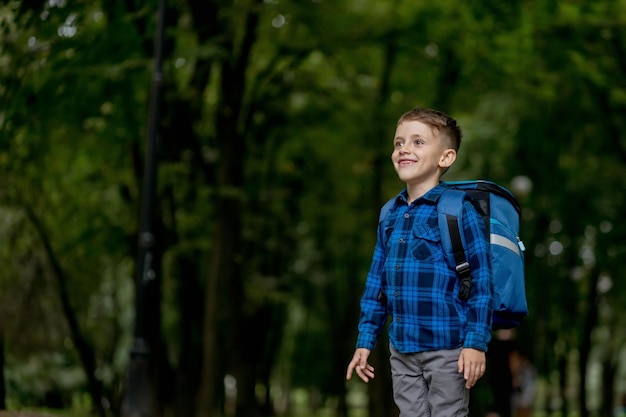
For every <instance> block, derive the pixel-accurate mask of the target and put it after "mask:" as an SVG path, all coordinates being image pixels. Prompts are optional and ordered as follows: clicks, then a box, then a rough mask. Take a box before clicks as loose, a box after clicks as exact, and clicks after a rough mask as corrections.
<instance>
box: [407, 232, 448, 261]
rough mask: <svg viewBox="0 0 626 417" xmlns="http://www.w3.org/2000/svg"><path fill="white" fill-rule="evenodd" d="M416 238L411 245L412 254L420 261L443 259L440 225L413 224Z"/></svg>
mask: <svg viewBox="0 0 626 417" xmlns="http://www.w3.org/2000/svg"><path fill="white" fill-rule="evenodd" d="M413 236H414V237H415V240H414V241H413V243H412V245H411V248H410V249H411V254H412V255H413V257H414V258H415V259H417V260H419V261H427V262H435V261H440V260H443V259H444V257H443V249H442V246H441V232H440V231H439V228H438V227H433V226H431V225H429V224H416V225H414V226H413Z"/></svg>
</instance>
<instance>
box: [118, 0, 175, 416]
mask: <svg viewBox="0 0 626 417" xmlns="http://www.w3.org/2000/svg"><path fill="white" fill-rule="evenodd" d="M164 14H165V0H159V7H158V12H157V26H156V34H155V39H154V54H155V57H154V73H153V76H152V90H151V92H150V104H149V105H150V108H149V117H148V130H147V146H146V155H145V161H144V176H143V193H142V201H141V229H140V230H139V236H138V251H137V271H136V286H135V334H134V339H133V346H132V348H131V351H130V365H129V368H128V379H127V382H126V392H125V395H124V400H123V402H122V417H154V416H155V415H156V413H155V395H154V384H153V381H152V380H151V378H150V366H149V363H150V359H151V357H150V345H149V342H148V340H147V337H146V311H145V310H146V296H147V288H148V285H149V284H150V283H151V281H153V280H154V279H155V278H156V276H155V274H156V272H155V268H154V251H155V243H156V242H155V236H154V232H153V207H154V201H155V194H156V172H157V147H158V134H157V123H158V116H159V100H160V93H161V84H162V78H163V75H162V67H163V57H162V51H163V26H164Z"/></svg>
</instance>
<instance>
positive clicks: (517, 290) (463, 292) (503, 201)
mask: <svg viewBox="0 0 626 417" xmlns="http://www.w3.org/2000/svg"><path fill="white" fill-rule="evenodd" d="M446 185H447V186H448V188H449V189H448V190H446V191H445V192H444V193H443V194H442V195H441V196H440V197H439V202H438V204H437V212H438V223H439V229H440V231H441V242H442V245H443V248H444V251H445V253H446V254H448V256H447V258H448V259H449V260H450V262H451V263H452V262H453V265H454V267H455V270H456V273H457V276H458V277H459V280H460V288H459V299H461V300H463V301H467V299H468V298H469V297H470V294H471V286H472V276H471V271H470V265H469V263H468V262H467V259H466V255H465V249H464V248H465V247H466V244H465V236H464V235H463V233H461V230H463V228H462V227H460V226H459V219H461V218H462V211H463V200H464V199H465V197H466V196H469V200H470V201H471V202H472V204H473V205H474V207H475V208H476V210H477V211H478V213H479V214H480V215H481V216H482V218H483V220H484V221H485V226H486V227H485V229H486V232H487V234H488V237H489V242H490V254H489V258H490V261H491V274H492V276H493V289H494V311H493V325H492V327H493V329H494V330H497V329H508V328H513V327H516V326H519V325H520V321H521V319H522V318H523V317H524V316H527V315H528V305H527V302H526V288H525V283H524V254H523V252H524V245H523V243H522V241H521V240H520V239H519V225H520V212H521V210H520V206H519V204H518V202H517V200H516V199H515V197H514V196H513V194H512V193H511V192H510V191H508V190H507V189H505V188H503V187H501V186H499V185H497V184H495V183H493V182H490V181H484V180H473V181H453V182H446ZM394 202H395V198H392V199H391V200H389V201H388V202H387V203H386V204H385V205H384V206H383V208H382V209H381V211H380V218H379V222H380V221H382V220H384V219H385V218H386V217H387V214H388V213H389V211H390V210H391V208H392V207H393V204H394Z"/></svg>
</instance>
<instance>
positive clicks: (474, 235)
mask: <svg viewBox="0 0 626 417" xmlns="http://www.w3.org/2000/svg"><path fill="white" fill-rule="evenodd" d="M463 204H464V206H463V221H462V224H463V233H464V234H465V241H466V242H467V243H466V245H467V248H466V254H467V259H468V262H469V264H470V270H471V273H472V290H471V296H470V298H469V300H468V307H469V308H468V311H467V323H466V326H467V327H466V332H465V342H464V345H463V346H464V347H466V348H474V349H479V350H482V351H483V352H486V351H487V344H488V343H489V341H490V340H491V320H492V318H491V317H492V312H493V297H492V293H493V281H492V278H491V266H490V262H489V242H488V236H487V232H486V227H485V223H484V221H483V219H482V218H481V216H480V215H479V214H478V212H477V211H476V209H475V208H474V206H473V205H472V204H471V203H470V202H469V201H467V200H466V201H465V202H464V203H463Z"/></svg>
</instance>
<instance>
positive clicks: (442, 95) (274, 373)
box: [0, 0, 626, 417]
mask: <svg viewBox="0 0 626 417" xmlns="http://www.w3.org/2000/svg"><path fill="white" fill-rule="evenodd" d="M200 3H202V6H203V7H204V6H206V7H209V9H210V13H197V11H198V8H200V6H201V5H200ZM154 6H155V5H154V4H152V3H144V2H123V1H95V2H94V1H75V2H68V1H48V2H36V1H34V2H33V1H10V2H5V3H3V4H2V5H0V103H1V104H0V214H1V216H0V219H1V220H0V241H2V242H3V244H2V245H0V260H2V264H3V265H4V266H5V267H4V268H3V272H4V273H3V274H2V276H1V277H0V301H1V302H0V320H1V322H2V332H3V333H4V343H5V349H6V351H7V358H8V360H7V364H6V370H5V379H6V380H7V382H8V398H9V399H10V401H12V403H11V404H12V405H13V406H14V407H21V406H24V405H29V404H36V403H38V402H41V401H42V397H43V396H44V393H45V390H46V389H48V388H49V385H50V384H53V383H54V384H57V388H60V389H61V390H62V391H64V392H67V391H73V392H74V393H75V394H74V396H78V397H80V398H82V396H84V395H86V393H87V392H89V391H90V384H92V382H90V381H89V380H88V378H86V374H85V372H87V371H85V369H83V368H84V363H83V362H84V360H83V359H81V356H80V355H77V350H78V349H77V347H76V340H75V336H76V333H75V332H76V331H78V332H79V334H80V335H82V336H83V337H84V339H85V340H86V341H87V342H88V343H87V344H88V345H89V346H91V348H92V350H93V354H94V357H95V371H93V373H94V374H95V375H97V380H98V381H100V382H101V383H102V385H103V387H104V393H103V396H104V397H106V398H107V401H110V404H111V407H112V409H113V411H112V412H113V413H115V411H116V408H117V407H118V406H119V401H120V398H119V396H120V391H119V386H120V385H121V383H120V381H121V380H123V377H124V376H125V372H126V366H127V361H128V349H129V345H130V339H131V337H132V329H133V324H134V321H133V319H134V315H133V301H134V297H133V276H134V275H135V274H134V257H135V250H136V248H135V240H136V232H137V228H138V226H137V222H138V207H139V201H140V197H141V188H142V179H143V178H142V175H143V174H142V161H143V148H144V141H145V140H144V139H145V136H146V125H147V112H148V98H149V91H150V72H151V70H152V64H153V62H152V58H153V51H152V41H153V40H152V36H153V33H154V24H155V23H154V19H153V18H154V12H155V10H153V8H154ZM256 13H258V21H257V23H256V25H254V24H252V23H250V22H251V20H250V17H251V16H256ZM252 21H253V20H252ZM167 23H168V28H167V31H166V45H165V49H164V56H165V61H164V83H163V95H162V97H161V99H162V101H161V104H162V113H161V117H160V120H159V123H160V125H159V126H160V135H161V136H160V139H161V153H160V155H159V178H158V201H159V204H158V207H155V213H156V217H157V218H158V222H157V223H158V225H159V227H160V229H159V233H160V234H159V238H160V239H159V244H160V245H161V247H160V248H161V250H162V251H163V259H162V266H163V268H162V282H161V287H160V294H162V299H159V300H156V301H157V303H158V304H159V305H160V312H161V314H162V321H158V320H161V319H155V320H157V321H158V323H157V325H158V326H157V327H159V329H160V330H161V332H162V339H163V346H162V348H163V351H164V352H165V353H164V357H165V360H164V362H165V365H163V369H162V371H163V372H169V373H167V375H174V374H176V378H173V379H172V381H174V382H172V385H173V386H171V387H169V388H171V389H172V390H176V389H178V390H181V391H179V392H187V391H188V392H189V393H190V394H188V395H189V397H190V398H194V391H193V390H194V389H197V386H198V385H199V383H200V381H202V378H209V376H207V375H204V376H203V375H202V372H201V370H200V369H199V367H198V363H202V362H203V360H206V357H203V355H204V353H203V351H202V349H203V347H204V348H206V346H204V345H203V343H202V340H203V333H206V332H207V327H203V323H204V321H205V320H206V316H204V314H205V313H204V312H205V307H206V305H205V303H207V302H208V301H207V300H209V298H208V297H207V296H206V294H208V291H209V290H210V288H213V287H212V286H211V285H212V283H214V281H213V280H214V279H215V280H217V281H215V282H217V284H216V287H215V288H216V291H217V299H216V310H217V311H218V313H217V315H216V317H215V320H216V322H215V326H216V328H215V329H214V331H215V333H216V334H217V335H219V337H220V339H219V342H220V346H219V347H218V352H217V354H216V355H217V356H218V357H217V363H219V366H218V367H217V369H216V375H218V374H219V375H218V376H216V377H215V378H216V379H217V380H219V381H220V383H221V380H222V377H223V376H224V375H225V374H231V373H236V372H241V371H240V370H238V369H237V367H236V366H235V364H237V363H238V361H239V360H248V361H249V362H246V365H247V367H248V368H250V369H253V370H254V373H253V374H252V375H251V376H250V378H251V379H252V380H253V381H252V384H251V385H247V386H246V387H248V388H245V389H247V390H252V391H254V387H255V384H258V385H267V386H266V387H265V388H266V390H270V388H271V385H272V384H277V385H279V386H280V387H281V388H283V389H289V388H292V387H296V386H297V387H300V386H301V387H306V388H311V387H315V388H317V389H318V390H319V392H321V393H322V394H323V395H327V396H328V397H332V398H335V399H337V398H342V397H345V392H346V391H345V385H344V381H343V373H344V369H338V368H343V366H345V363H346V362H347V361H348V359H349V356H350V355H351V350H352V345H353V342H354V332H355V326H356V321H357V318H358V297H359V295H360V292H361V289H362V283H363V280H364V278H365V274H366V273H367V268H368V266H369V257H370V255H371V250H372V248H373V245H374V239H375V234H374V227H375V219H376V217H377V207H378V205H379V204H380V203H381V201H382V200H383V199H384V198H386V197H388V196H390V195H393V194H395V193H397V192H398V191H399V189H400V188H401V187H402V184H401V183H399V182H398V180H397V178H396V176H395V174H394V172H393V170H392V168H391V164H390V163H389V154H390V151H391V146H390V142H391V135H392V133H393V129H394V125H395V121H396V119H397V117H398V116H399V115H400V114H401V113H402V112H404V111H405V110H407V109H408V108H410V107H412V106H415V105H423V106H432V107H438V108H441V109H442V110H444V111H447V112H449V113H451V114H453V115H454V116H456V117H457V118H458V120H459V121H460V123H461V125H462V126H463V128H464V142H463V145H462V147H461V152H460V155H459V159H458V161H457V163H456V165H455V166H454V168H453V169H452V170H451V171H450V173H449V174H447V176H448V179H461V178H479V177H482V178H489V179H492V180H495V181H497V182H499V183H501V184H502V185H504V186H507V187H508V188H510V189H511V190H513V191H514V192H515V193H517V194H518V197H519V199H520V201H521V203H522V206H523V220H524V224H523V228H522V231H523V232H522V239H523V240H524V242H525V244H526V246H527V248H528V250H527V254H526V255H527V257H526V262H527V270H528V291H529V297H530V303H531V306H530V307H531V316H530V317H529V318H528V320H527V321H526V322H525V324H524V326H523V327H522V328H521V329H520V330H519V338H520V343H521V344H522V345H526V346H525V348H526V350H527V351H530V352H531V353H532V358H533V359H534V360H535V361H536V364H537V365H538V367H539V369H540V372H541V374H542V375H544V376H545V377H546V381H547V382H546V383H550V381H549V380H548V379H547V378H548V376H549V375H551V374H552V373H554V372H555V371H559V372H565V371H564V368H563V367H562V366H561V365H560V364H561V363H562V362H563V361H565V362H568V361H570V362H571V361H572V359H571V358H572V357H578V358H581V359H582V360H583V361H587V362H588V363H589V366H591V365H593V364H597V363H599V362H602V361H604V362H606V363H613V365H614V366H615V367H616V369H622V368H623V364H622V363H621V359H622V358H623V356H624V355H623V348H621V346H622V344H623V341H624V337H626V335H625V334H623V332H621V331H619V323H620V321H621V320H623V318H624V309H623V307H622V306H623V305H624V301H625V300H626V285H624V284H623V282H622V281H623V280H620V279H619V278H620V274H621V272H622V269H623V268H622V267H621V264H620V260H621V258H622V257H623V255H624V253H626V246H625V243H624V242H625V241H626V240H625V239H624V236H625V235H626V226H624V224H623V223H624V222H621V221H620V215H621V214H622V213H624V211H625V204H626V201H625V197H624V195H623V193H622V192H621V190H622V188H623V184H624V181H625V180H626V168H624V167H626V164H625V162H626V139H625V136H624V133H623V132H624V131H626V129H625V128H626V121H625V119H624V117H623V114H624V111H625V110H626V108H625V107H626V81H625V80H626V79H625V77H624V74H626V58H624V57H626V38H625V35H624V33H626V32H625V31H624V26H625V25H626V9H625V8H624V4H623V2H615V1H608V0H606V1H605V0H602V1H595V2H583V1H568V2H555V1H545V2H534V3H531V2H527V1H509V2H502V1H495V0H492V1H483V2H468V3H467V4H458V2H456V3H453V2H449V1H441V2H431V3H421V2H412V1H408V0H407V1H404V0H396V1H393V2H376V1H368V0H346V1H341V2H328V1H280V2H278V1H264V2H256V1H237V2H234V3H232V4H231V3H229V2H220V1H212V2H199V1H192V0H189V1H171V2H169V4H168V13H167ZM248 45H249V46H250V55H249V56H248V55H246V47H247V46H248ZM237 64H240V65H243V72H242V78H241V79H240V80H239V79H237V80H236V81H233V80H231V78H229V77H235V75H236V73H237V70H238V69H239V67H237ZM233 79H234V78H233ZM233 115H236V117H233ZM233 145H234V146H233ZM231 146H232V147H231ZM229 158H230V159H229ZM231 162H233V163H235V162H236V163H237V164H239V165H237V166H239V167H240V169H239V171H237V172H235V174H240V175H235V176H234V178H235V179H237V178H239V179H240V181H236V180H233V181H230V182H229V179H230V177H229V176H228V175H226V174H225V172H227V170H228V169H229V168H230V167H232V166H234V165H230V163H231ZM519 184H530V186H531V188H530V189H527V190H524V189H523V188H519V187H518V185H519ZM223 199H226V200H227V201H235V202H236V203H237V204H236V206H235V207H236V210H232V211H228V212H224V211H222V210H221V209H220V202H222V201H223ZM231 215H236V217H235V221H233V222H232V223H228V224H238V225H239V226H238V227H236V228H235V229H232V230H228V233H226V235H227V236H224V234H220V230H221V229H220V227H219V226H220V225H221V224H225V223H224V222H225V221H227V220H228V219H231V218H230V217H229V216H231ZM227 217H228V218H227ZM228 237H231V238H233V239H234V240H233V241H232V242H234V247H231V246H229V241H228V240H226V238H228ZM46 242H48V243H49V245H46ZM214 253H223V259H226V260H227V262H231V259H232V260H233V261H232V263H230V264H228V265H229V268H231V269H230V270H229V271H230V273H227V274H226V275H225V276H222V277H221V278H220V277H218V278H215V277H214V276H213V275H212V274H213V272H212V271H214V266H215V263H216V261H215V260H212V259H213V258H211V254H214ZM55 265H56V266H55ZM235 271H239V272H240V273H236V272H235ZM64 290H65V291H66V292H67V300H69V306H70V307H71V311H72V312H73V313H74V314H75V317H76V318H77V322H78V329H73V328H72V326H71V323H70V321H71V320H70V319H68V312H67V311H65V310H63V304H62V299H63V291H64ZM531 336H532V338H531ZM242 345H243V347H242ZM257 347H258V351H257V352H252V351H253V350H254V348H257ZM607 358H609V359H610V360H609V359H607ZM611 361H612V362H611ZM559 366H560V367H559ZM620 367H621V368H620ZM581 368H583V369H586V367H585V366H582V367H581ZM565 369H570V367H566V368H565ZM79 370H80V371H79ZM81 372H82V374H81ZM568 372H570V374H571V371H568ZM570 374H568V375H562V377H563V378H562V379H561V380H567V379H572V380H576V379H578V380H580V381H582V385H580V386H579V387H573V388H572V387H570V386H563V385H564V383H561V386H558V385H559V384H556V385H557V386H556V387H555V388H554V389H553V390H552V391H551V392H556V393H559V395H562V396H565V395H566V393H567V392H570V391H572V390H573V391H574V392H579V391H580V390H586V389H588V392H590V393H591V394H589V397H590V398H592V399H593V398H595V397H597V395H599V394H598V393H600V392H602V390H603V389H606V387H601V386H599V385H597V384H596V385H593V384H592V385H591V386H589V387H586V386H585V381H586V380H587V378H586V374H585V372H584V370H583V372H582V373H581V374H580V375H577V376H576V378H570V376H571V375H570ZM617 374H618V375H620V374H619V372H618V373H617ZM51 375H57V376H58V378H55V377H54V376H51ZM238 377H239V378H240V380H239V382H241V381H242V378H243V376H241V375H238ZM613 379H614V380H615V377H614V378H613ZM187 380H189V384H190V385H191V386H192V388H189V389H188V390H185V389H184V383H186V381H187ZM589 380H590V381H592V379H589ZM181 381H182V382H181ZM270 382H271V383H270ZM608 383H611V384H613V383H615V381H608V382H605V384H608ZM249 386H252V388H249ZM181 387H182V388H181ZM241 390H242V391H243V390H244V388H241ZM577 390H578V391H577ZM218 391H219V390H218ZM240 394H241V392H240ZM69 397H72V395H70V396H69ZM241 397H243V395H240V401H241ZM251 397H252V398H253V399H256V397H255V393H254V392H252V394H251ZM487 397H488V396H485V398H487ZM581 398H582V400H581ZM585 398H586V396H585V395H578V396H576V397H572V398H569V401H565V402H563V404H565V406H564V408H568V407H569V408H572V409H579V411H580V412H581V415H584V412H585V410H583V408H585V407H587V404H586V403H585V402H584V399H585ZM73 401H74V402H75V401H77V400H76V399H72V398H65V399H64V406H69V405H71V403H72V402H73ZM180 401H181V402H185V401H187V402H188V403H189V404H191V405H189V408H193V407H194V405H193V404H192V402H193V400H191V399H189V398H187V399H183V400H180ZM263 401H264V400H262V399H258V402H259V403H261V404H263ZM338 401H341V400H338ZM579 401H582V402H579ZM610 401H611V399H610V398H605V399H604V400H603V402H604V403H608V402H610ZM92 402H93V401H92ZM163 402H164V403H166V404H165V405H164V407H166V408H168V409H169V410H170V411H172V410H174V409H175V405H173V403H174V401H170V400H169V399H164V400H163ZM590 404H591V405H590V406H589V407H587V408H592V407H600V405H599V404H600V402H599V401H595V402H593V401H592V402H591V403H590ZM609 405H610V404H609ZM609 405H606V404H604V407H608V406H609ZM337 408H338V410H340V409H341V407H340V406H338V407H337ZM546 408H550V407H548V406H546ZM172 412H173V411H172ZM338 414H341V411H338ZM246 417H248V416H246Z"/></svg>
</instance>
